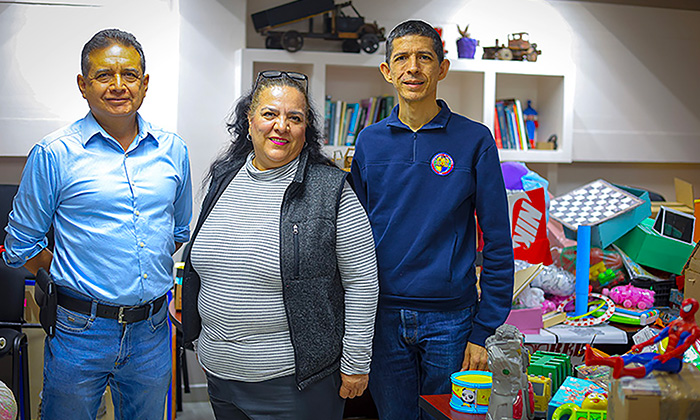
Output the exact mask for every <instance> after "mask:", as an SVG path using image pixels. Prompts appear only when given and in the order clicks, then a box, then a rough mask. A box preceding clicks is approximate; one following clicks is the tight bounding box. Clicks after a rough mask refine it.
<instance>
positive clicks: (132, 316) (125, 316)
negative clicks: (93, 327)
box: [58, 290, 166, 324]
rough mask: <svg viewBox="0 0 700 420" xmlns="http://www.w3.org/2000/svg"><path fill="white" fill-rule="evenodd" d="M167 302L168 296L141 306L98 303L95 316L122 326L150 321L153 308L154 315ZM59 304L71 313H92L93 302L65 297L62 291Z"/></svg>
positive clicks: (59, 295)
mask: <svg viewBox="0 0 700 420" xmlns="http://www.w3.org/2000/svg"><path fill="white" fill-rule="evenodd" d="M165 300H166V295H163V296H161V297H159V298H158V299H156V300H154V301H153V302H152V303H145V304H143V305H139V306H113V305H107V304H104V303H98V304H97V312H96V313H95V315H97V316H99V317H100V318H110V319H116V320H117V321H119V323H120V324H127V323H132V322H139V321H143V320H145V319H148V317H149V316H150V315H151V306H152V307H153V313H156V312H158V311H159V310H160V308H161V307H162V306H163V303H164V302H165ZM58 304H59V306H63V307H64V308H66V309H68V310H69V311H74V312H79V313H81V314H85V315H90V314H91V313H92V301H89V300H82V299H79V298H75V297H73V296H68V295H65V294H63V293H61V292H60V290H59V293H58Z"/></svg>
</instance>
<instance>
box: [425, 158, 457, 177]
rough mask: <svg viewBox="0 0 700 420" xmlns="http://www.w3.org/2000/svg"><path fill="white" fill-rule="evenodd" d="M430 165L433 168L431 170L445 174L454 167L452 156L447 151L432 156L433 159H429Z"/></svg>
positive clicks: (441, 174)
mask: <svg viewBox="0 0 700 420" xmlns="http://www.w3.org/2000/svg"><path fill="white" fill-rule="evenodd" d="M430 167H432V168H433V172H435V173H436V174H438V175H440V176H445V175H447V174H449V173H450V172H452V169H454V167H455V163H454V161H453V160H452V156H450V155H448V154H447V153H438V154H436V155H435V156H433V159H432V160H431V161H430Z"/></svg>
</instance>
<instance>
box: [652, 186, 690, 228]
mask: <svg viewBox="0 0 700 420" xmlns="http://www.w3.org/2000/svg"><path fill="white" fill-rule="evenodd" d="M673 184H674V187H675V189H676V201H652V202H651V217H656V214H657V213H658V212H659V208H661V206H664V207H666V208H669V209H673V210H678V211H680V212H683V213H688V214H693V211H694V210H693V198H694V195H693V184H691V183H690V182H687V181H683V180H682V179H680V178H674V179H673ZM695 241H697V239H695Z"/></svg>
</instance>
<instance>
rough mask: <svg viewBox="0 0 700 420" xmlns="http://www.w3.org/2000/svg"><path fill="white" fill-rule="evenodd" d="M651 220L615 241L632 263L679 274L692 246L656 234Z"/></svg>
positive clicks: (646, 220)
mask: <svg viewBox="0 0 700 420" xmlns="http://www.w3.org/2000/svg"><path fill="white" fill-rule="evenodd" d="M652 226H654V220H653V219H645V220H643V221H642V223H640V224H638V225H637V226H635V228H634V229H632V230H631V231H630V232H628V233H627V234H625V235H624V236H623V237H621V238H620V239H618V240H617V241H615V245H617V246H618V247H620V249H622V250H623V251H624V252H625V254H627V255H628V256H629V257H630V258H631V259H632V260H633V261H634V262H636V263H638V264H642V265H646V266H649V267H652V268H656V269H659V270H663V271H668V272H669V273H674V274H681V272H682V271H683V267H684V266H685V263H686V261H688V257H690V254H691V253H692V252H693V245H691V244H689V243H686V242H681V241H678V240H675V239H672V238H669V237H666V236H662V235H660V234H659V233H658V232H656V231H655V230H654V229H653V228H652Z"/></svg>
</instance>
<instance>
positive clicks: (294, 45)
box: [282, 31, 304, 52]
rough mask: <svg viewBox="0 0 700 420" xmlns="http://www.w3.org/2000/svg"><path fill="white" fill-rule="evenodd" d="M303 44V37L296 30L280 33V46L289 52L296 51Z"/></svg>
mask: <svg viewBox="0 0 700 420" xmlns="http://www.w3.org/2000/svg"><path fill="white" fill-rule="evenodd" d="M303 46H304V38H303V37H302V36H301V34H300V33H299V32H297V31H287V32H285V33H284V34H282V47H283V48H284V49H285V50H287V51H289V52H297V51H299V50H300V49H301V47H303Z"/></svg>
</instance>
